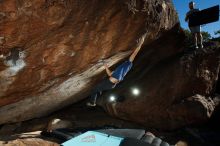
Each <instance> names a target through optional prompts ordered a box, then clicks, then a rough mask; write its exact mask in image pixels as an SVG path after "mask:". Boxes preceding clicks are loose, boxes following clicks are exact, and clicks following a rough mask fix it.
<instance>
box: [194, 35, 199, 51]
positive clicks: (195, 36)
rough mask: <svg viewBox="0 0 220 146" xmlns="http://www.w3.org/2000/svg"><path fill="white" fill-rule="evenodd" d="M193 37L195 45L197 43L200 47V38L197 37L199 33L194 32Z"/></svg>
mask: <svg viewBox="0 0 220 146" xmlns="http://www.w3.org/2000/svg"><path fill="white" fill-rule="evenodd" d="M193 39H194V45H195V48H196V49H198V38H197V33H193Z"/></svg>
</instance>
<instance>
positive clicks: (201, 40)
mask: <svg viewBox="0 0 220 146" xmlns="http://www.w3.org/2000/svg"><path fill="white" fill-rule="evenodd" d="M197 36H198V40H199V43H200V47H201V48H203V36H202V33H201V32H199V33H197Z"/></svg>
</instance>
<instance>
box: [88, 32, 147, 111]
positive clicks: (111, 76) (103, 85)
mask: <svg viewBox="0 0 220 146" xmlns="http://www.w3.org/2000/svg"><path fill="white" fill-rule="evenodd" d="M145 37H146V34H144V35H143V36H141V38H140V39H139V40H138V42H137V47H136V48H135V49H134V52H133V53H132V54H131V56H130V57H129V59H128V60H126V61H125V62H123V63H122V64H121V65H119V66H118V67H117V68H116V69H115V70H114V71H111V70H110V69H109V67H108V65H107V64H104V67H105V70H106V73H107V75H108V77H107V78H105V79H103V81H101V82H100V83H99V84H98V85H97V86H96V87H95V88H94V89H93V91H92V94H91V96H90V101H89V102H87V106H91V107H94V106H96V101H97V98H98V96H100V95H101V94H102V92H103V91H107V90H111V89H113V88H115V87H116V85H117V84H118V83H119V82H121V81H123V79H124V77H125V76H126V75H127V73H128V72H129V71H130V70H131V68H132V65H133V61H134V59H135V57H136V56H137V54H138V52H139V51H140V49H141V46H142V44H143V43H144V40H145Z"/></svg>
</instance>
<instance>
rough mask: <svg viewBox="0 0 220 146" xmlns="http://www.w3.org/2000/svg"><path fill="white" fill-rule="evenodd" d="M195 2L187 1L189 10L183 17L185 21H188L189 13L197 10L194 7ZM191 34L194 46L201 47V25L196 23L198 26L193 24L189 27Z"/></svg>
mask: <svg viewBox="0 0 220 146" xmlns="http://www.w3.org/2000/svg"><path fill="white" fill-rule="evenodd" d="M195 5H196V4H195V2H193V1H191V2H190V3H189V9H190V10H189V12H187V13H186V18H185V21H186V22H188V23H189V18H190V15H192V14H193V13H195V12H198V11H199V9H196V8H195ZM189 29H190V31H191V33H192V35H193V38H194V44H195V48H196V49H198V48H199V47H200V48H203V37H202V33H201V26H200V25H198V26H193V27H189ZM198 42H199V45H200V46H199V47H198Z"/></svg>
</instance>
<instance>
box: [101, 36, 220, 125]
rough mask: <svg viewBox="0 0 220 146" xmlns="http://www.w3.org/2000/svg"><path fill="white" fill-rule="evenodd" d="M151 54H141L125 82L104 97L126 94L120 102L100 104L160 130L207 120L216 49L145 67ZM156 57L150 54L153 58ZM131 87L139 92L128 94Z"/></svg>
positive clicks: (216, 63)
mask: <svg viewBox="0 0 220 146" xmlns="http://www.w3.org/2000/svg"><path fill="white" fill-rule="evenodd" d="M173 36H174V35H173ZM165 37H166V36H165ZM162 40H166V41H165V42H162V43H161V45H162V47H163V48H172V47H171V46H170V44H172V39H171V40H170V41H168V39H167V37H166V38H163V39H162ZM165 43H166V44H165ZM209 46H213V44H209ZM160 48H161V46H160V47H158V48H154V49H156V50H159V49H160ZM167 51H168V52H169V50H167ZM151 56H152V55H151V54H142V56H141V57H140V58H138V60H137V62H136V63H135V65H134V68H135V70H133V71H132V72H131V73H130V74H129V76H128V78H127V79H126V81H124V82H123V83H122V84H121V85H120V87H119V88H118V89H115V90H114V91H111V92H109V93H107V94H106V95H105V99H108V97H109V96H111V95H115V96H116V97H117V96H119V97H126V100H125V101H124V102H122V103H113V104H112V103H109V104H107V105H104V107H105V108H106V110H107V111H108V112H109V113H111V114H112V115H114V116H116V117H119V118H122V119H126V120H131V121H135V122H138V123H141V124H143V125H145V126H149V127H154V128H160V129H161V128H162V129H175V128H179V127H181V126H185V125H188V124H195V123H197V124H199V123H200V124H201V123H203V122H205V121H207V120H208V119H209V118H210V116H211V114H212V113H213V111H214V108H215V104H214V102H213V101H212V99H210V98H208V97H210V96H211V95H212V94H213V93H214V91H215V86H214V85H215V83H216V82H217V80H218V74H219V67H220V58H219V56H220V48H219V47H214V48H213V47H208V48H206V49H205V50H197V51H192V52H188V53H181V54H177V55H174V56H171V57H169V58H167V59H164V60H161V61H160V62H159V63H157V64H155V65H154V66H153V67H151V66H149V64H152V62H150V63H149V61H152V58H151ZM157 56H158V55H157V54H155V53H154V55H153V57H155V58H158V57H157ZM149 59H150V60H149ZM143 60H145V61H143ZM155 60H156V59H155ZM149 67H151V68H150V69H148V68H149ZM134 88H137V89H139V90H140V94H139V95H137V96H135V95H134V94H132V89H134Z"/></svg>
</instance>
